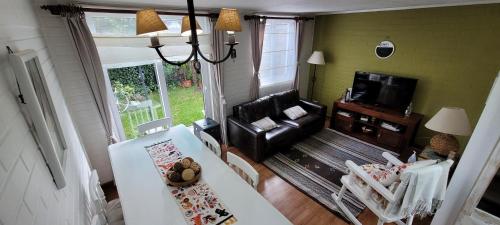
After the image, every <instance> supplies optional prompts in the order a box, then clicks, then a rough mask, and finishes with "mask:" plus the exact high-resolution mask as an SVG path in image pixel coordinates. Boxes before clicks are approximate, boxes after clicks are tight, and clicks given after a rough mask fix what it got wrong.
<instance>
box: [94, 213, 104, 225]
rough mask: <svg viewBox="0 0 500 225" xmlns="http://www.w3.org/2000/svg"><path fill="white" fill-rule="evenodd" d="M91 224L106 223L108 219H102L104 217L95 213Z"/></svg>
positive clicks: (102, 224) (100, 224) (101, 224)
mask: <svg viewBox="0 0 500 225" xmlns="http://www.w3.org/2000/svg"><path fill="white" fill-rule="evenodd" d="M90 224H91V225H106V221H104V220H102V218H101V217H100V216H99V215H94V216H93V217H92V222H90Z"/></svg>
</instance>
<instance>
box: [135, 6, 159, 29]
mask: <svg viewBox="0 0 500 225" xmlns="http://www.w3.org/2000/svg"><path fill="white" fill-rule="evenodd" d="M166 30H167V26H166V25H165V23H163V21H161V19H160V16H158V13H156V11H155V10H154V9H142V10H139V11H137V13H136V34H137V35H153V34H156V33H158V32H161V31H166Z"/></svg>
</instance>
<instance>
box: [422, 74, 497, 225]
mask: <svg viewBox="0 0 500 225" xmlns="http://www.w3.org/2000/svg"><path fill="white" fill-rule="evenodd" d="M499 114H500V72H499V73H498V75H497V77H496V79H495V81H494V83H493V85H492V88H491V91H490V94H489V95H488V98H487V99H486V102H485V104H484V109H483V112H482V113H481V117H480V118H479V121H478V122H477V124H476V127H475V129H474V132H473V133H472V136H471V138H470V140H469V143H468V144H467V147H466V148H465V151H464V153H463V154H462V157H461V160H460V162H459V163H458V165H457V168H456V169H455V172H454V175H453V177H452V178H451V181H450V183H449V186H448V189H447V193H446V197H445V199H444V202H443V205H442V207H441V208H440V209H439V210H438V211H437V213H436V215H435V216H434V219H433V220H432V223H431V225H448V224H471V221H477V220H475V219H477V218H478V217H477V214H478V213H481V212H480V211H479V210H477V208H476V206H477V204H478V203H479V201H480V198H481V197H482V196H483V194H484V192H485V191H486V188H487V187H488V185H489V183H490V181H491V180H492V178H493V176H494V173H493V172H492V171H493V170H494V169H495V168H496V169H498V166H499V164H500V163H499V160H500V159H499V158H500V157H499V153H500V130H499V129H498V124H500V117H498V115H499ZM495 172H496V170H495ZM481 217H482V216H480V217H479V218H480V220H479V221H478V222H480V223H479V224H481V223H484V222H485V221H486V220H482V218H481ZM464 222H465V223H464Z"/></svg>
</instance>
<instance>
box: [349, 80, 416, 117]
mask: <svg viewBox="0 0 500 225" xmlns="http://www.w3.org/2000/svg"><path fill="white" fill-rule="evenodd" d="M416 86H417V79H413V78H405V77H398V76H392V75H386V74H379V73H370V72H360V71H357V72H356V73H355V75H354V82H353V84H352V92H351V99H352V100H353V101H356V102H360V103H364V104H370V105H375V106H382V107H386V108H391V109H394V110H398V111H400V112H404V110H405V109H406V107H407V106H408V104H410V102H411V101H412V98H413V92H415V87H416Z"/></svg>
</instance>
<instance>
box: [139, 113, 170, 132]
mask: <svg viewBox="0 0 500 225" xmlns="http://www.w3.org/2000/svg"><path fill="white" fill-rule="evenodd" d="M169 126H170V118H169V117H167V118H163V119H159V120H153V121H150V122H147V123H143V124H140V125H137V131H138V132H139V134H140V135H146V134H152V133H156V132H158V131H162V130H168V128H169Z"/></svg>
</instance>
